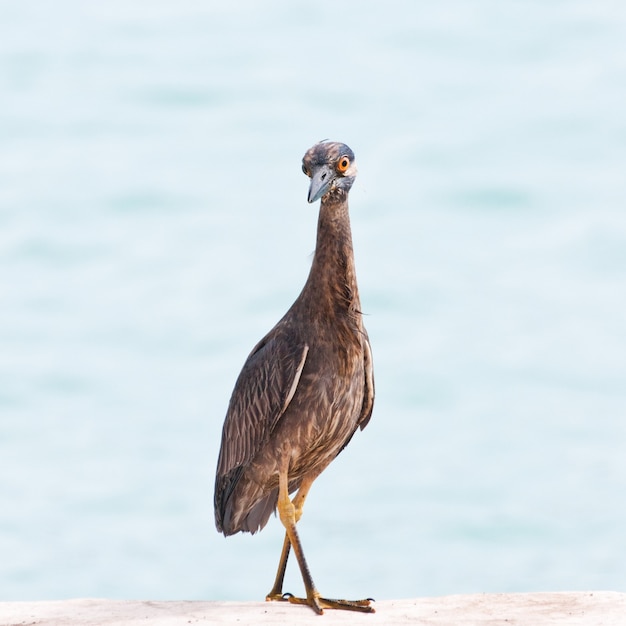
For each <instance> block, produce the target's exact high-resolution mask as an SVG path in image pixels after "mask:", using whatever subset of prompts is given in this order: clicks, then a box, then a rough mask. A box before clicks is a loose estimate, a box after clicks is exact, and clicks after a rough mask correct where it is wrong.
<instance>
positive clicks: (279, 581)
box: [265, 477, 315, 600]
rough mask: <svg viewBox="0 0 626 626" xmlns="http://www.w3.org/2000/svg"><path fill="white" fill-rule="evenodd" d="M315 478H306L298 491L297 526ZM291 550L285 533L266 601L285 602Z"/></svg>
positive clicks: (296, 504) (295, 501)
mask: <svg viewBox="0 0 626 626" xmlns="http://www.w3.org/2000/svg"><path fill="white" fill-rule="evenodd" d="M314 480H315V477H313V478H304V479H303V481H302V483H301V484H300V488H299V489H298V493H297V494H296V495H295V496H294V498H293V500H292V501H291V503H292V504H293V506H294V508H295V519H296V524H297V523H298V522H299V521H300V518H301V517H302V509H303V507H304V501H305V500H306V497H307V495H308V493H309V489H310V488H311V485H312V484H313V481H314ZM290 550H291V541H289V533H285V541H284V542H283V549H282V552H281V554H280V561H279V562H278V570H277V571H276V580H275V581H274V586H273V587H272V590H271V591H270V592H269V593H268V594H267V596H265V599H266V600H284V599H285V598H284V596H283V582H284V580H285V572H286V571H287V559H288V558H289V552H290Z"/></svg>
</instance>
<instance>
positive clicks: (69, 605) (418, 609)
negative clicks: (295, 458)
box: [0, 591, 626, 626]
mask: <svg viewBox="0 0 626 626" xmlns="http://www.w3.org/2000/svg"><path fill="white" fill-rule="evenodd" d="M375 606H376V613H374V614H361V613H351V612H348V611H330V610H327V611H325V613H324V616H322V617H320V616H317V615H315V614H314V613H313V611H312V610H311V609H309V608H308V607H303V606H295V605H291V604H288V603H282V602H204V601H167V602H151V601H147V600H100V599H80V600H58V601H40V602H1V603H0V625H1V626H18V625H19V626H27V625H28V626H38V625H45V626H122V625H124V626H125V625H128V626H139V625H141V624H150V626H186V625H188V624H191V625H193V624H200V625H202V624H237V625H238V626H245V625H247V624H254V625H256V624H275V625H279V624H281V625H284V624H290V625H291V624H298V625H299V624H317V626H321V625H322V624H323V625H324V626H327V625H330V624H384V625H385V626H387V625H391V626H392V625H394V624H424V625H426V626H430V625H432V626H457V625H459V626H460V625H462V626H487V625H489V626H496V625H502V626H552V625H563V626H565V625H567V626H600V625H602V626H626V593H617V592H610V591H588V592H558V593H495V594H494V593H485V594H471V595H455V596H443V597H438V598H416V599H412V600H384V601H382V602H377V603H376V605H375Z"/></svg>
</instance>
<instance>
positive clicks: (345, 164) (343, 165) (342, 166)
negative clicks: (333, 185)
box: [337, 156, 350, 174]
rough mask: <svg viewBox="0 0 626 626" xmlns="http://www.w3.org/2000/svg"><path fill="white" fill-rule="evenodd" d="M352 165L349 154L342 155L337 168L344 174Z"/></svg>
mask: <svg viewBox="0 0 626 626" xmlns="http://www.w3.org/2000/svg"><path fill="white" fill-rule="evenodd" d="M349 167H350V159H349V158H348V157H347V156H342V157H341V158H340V159H339V163H338V164H337V169H338V170H339V171H340V172H341V173H342V174H343V173H344V172H345V171H346V170H347V169H348V168H349Z"/></svg>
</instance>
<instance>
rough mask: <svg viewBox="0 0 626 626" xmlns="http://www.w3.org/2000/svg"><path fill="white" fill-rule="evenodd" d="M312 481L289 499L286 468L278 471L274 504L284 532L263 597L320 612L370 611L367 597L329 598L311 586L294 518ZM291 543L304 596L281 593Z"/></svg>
mask: <svg viewBox="0 0 626 626" xmlns="http://www.w3.org/2000/svg"><path fill="white" fill-rule="evenodd" d="M312 482H313V480H312V479H310V480H308V481H306V482H305V483H303V485H302V486H301V488H300V490H299V491H298V493H297V494H296V496H295V497H294V500H293V502H292V501H291V500H290V499H289V480H288V477H287V472H286V471H282V472H281V473H280V475H279V488H278V504H277V508H278V515H279V517H280V521H281V522H282V523H283V526H284V527H285V531H286V536H285V541H284V543H283V550H282V553H281V557H280V562H279V565H278V572H277V573H276V580H275V582H274V587H273V588H272V591H270V593H269V594H268V595H267V596H266V600H288V601H289V602H291V603H293V604H306V605H307V606H310V607H311V608H312V609H313V610H314V611H315V612H316V613H317V614H318V615H322V614H323V613H324V609H344V610H348V611H360V612H363V613H373V612H374V608H373V607H372V606H371V599H367V600H333V599H329V598H322V597H321V596H320V594H319V591H317V589H316V588H315V584H314V583H313V578H312V577H311V572H310V571H309V566H308V564H307V562H306V559H305V558H304V551H303V550H302V544H301V542H300V537H299V535H298V532H297V530H296V522H297V521H298V520H299V519H300V516H301V515H302V505H303V504H304V500H305V498H306V495H307V493H308V491H309V488H310V486H311V483H312ZM303 488H304V489H303ZM291 546H293V551H294V553H295V555H296V559H297V561H298V565H299V566H300V573H301V574H302V580H303V582H304V588H305V590H306V598H296V597H294V596H292V595H291V594H288V593H286V594H283V593H282V586H283V580H284V576H285V570H286V569H287V559H288V557H289V552H290V549H291Z"/></svg>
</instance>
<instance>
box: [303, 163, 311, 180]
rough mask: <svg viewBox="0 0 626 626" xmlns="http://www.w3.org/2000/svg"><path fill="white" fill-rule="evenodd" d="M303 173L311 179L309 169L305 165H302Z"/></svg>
mask: <svg viewBox="0 0 626 626" xmlns="http://www.w3.org/2000/svg"><path fill="white" fill-rule="evenodd" d="M302 171H303V172H304V173H305V174H306V175H307V176H308V177H309V178H310V177H311V175H310V174H309V168H308V167H307V166H306V165H305V164H304V163H303V164H302Z"/></svg>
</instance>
